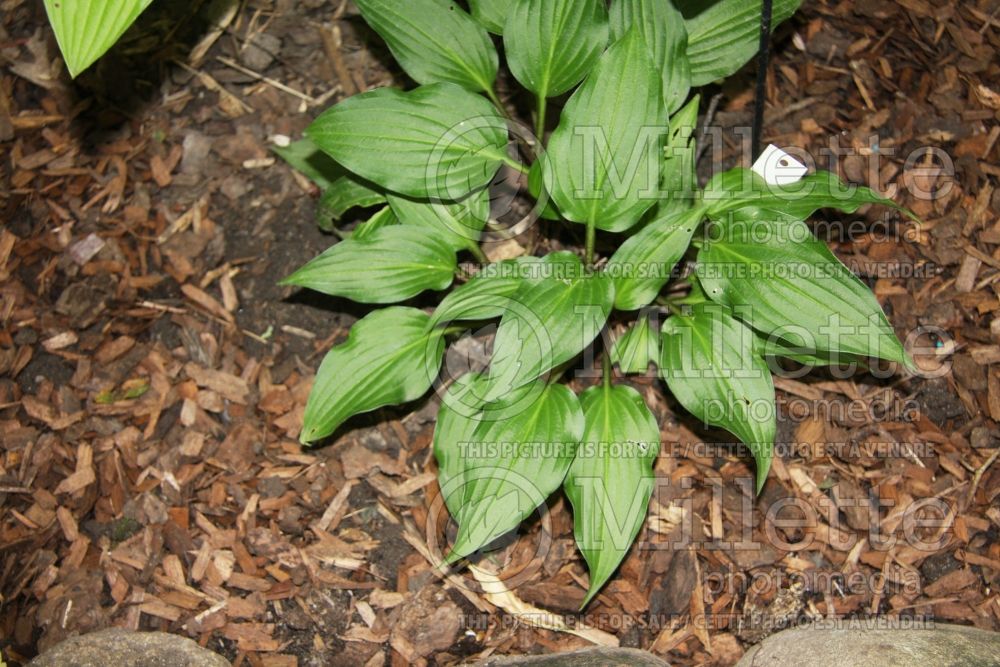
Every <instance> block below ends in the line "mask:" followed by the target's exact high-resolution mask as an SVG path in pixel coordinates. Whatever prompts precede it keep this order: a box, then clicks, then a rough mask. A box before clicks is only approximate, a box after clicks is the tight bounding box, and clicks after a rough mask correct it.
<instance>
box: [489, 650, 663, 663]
mask: <svg viewBox="0 0 1000 667" xmlns="http://www.w3.org/2000/svg"><path fill="white" fill-rule="evenodd" d="M475 664H476V667H512V666H516V667H520V666H521V665H524V666H525V667H670V664H669V663H667V662H664V661H663V660H660V659H659V658H657V657H656V656H655V655H653V654H652V653H647V652H646V651H640V650H639V649H634V648H588V649H583V650H582V651H570V652H568V653H555V654H552V655H525V656H503V657H498V658H487V659H486V660H483V661H482V662H477V663H475Z"/></svg>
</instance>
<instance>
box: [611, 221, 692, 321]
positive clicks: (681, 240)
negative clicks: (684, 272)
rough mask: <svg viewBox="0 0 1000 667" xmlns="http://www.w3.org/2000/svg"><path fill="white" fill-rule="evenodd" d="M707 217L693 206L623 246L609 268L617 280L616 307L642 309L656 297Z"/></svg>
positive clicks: (645, 231)
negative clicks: (704, 217) (703, 219)
mask: <svg viewBox="0 0 1000 667" xmlns="http://www.w3.org/2000/svg"><path fill="white" fill-rule="evenodd" d="M703 216H704V212H703V211H702V210H701V209H691V210H689V211H685V212H682V213H678V214H675V215H673V216H671V217H667V218H662V219H660V220H654V221H653V222H651V223H649V224H648V225H646V226H645V227H643V228H642V229H641V230H639V231H638V232H637V233H636V234H635V235H634V236H632V237H630V238H629V239H628V240H627V241H625V243H623V244H621V246H619V248H618V250H617V251H616V252H615V254H614V255H612V256H611V259H610V260H608V265H607V267H606V269H605V272H606V273H607V274H608V275H610V276H611V277H612V278H613V279H614V281H615V308H617V309H618V310H638V309H639V308H642V307H643V306H647V305H649V304H650V303H652V302H653V300H654V299H656V296H657V295H658V294H659V293H660V290H661V289H663V286H664V285H666V284H667V281H668V280H670V277H671V273H672V271H673V269H674V266H675V265H676V264H677V262H678V261H680V259H681V258H682V257H683V256H684V253H685V252H687V249H688V246H689V245H690V244H691V237H692V236H694V232H695V230H696V229H698V225H699V224H701V220H702V217H703Z"/></svg>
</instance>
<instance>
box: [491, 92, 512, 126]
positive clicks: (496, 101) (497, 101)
mask: <svg viewBox="0 0 1000 667" xmlns="http://www.w3.org/2000/svg"><path fill="white" fill-rule="evenodd" d="M485 92H486V97H488V98H490V102H492V103H493V106H495V107H496V108H497V111H499V112H500V113H501V114H503V117H504V118H506V119H507V120H513V118H511V116H510V113H509V112H508V111H507V108H506V107H505V106H504V105H503V102H501V101H500V96H499V95H497V91H495V90H493V88H492V87H490V88H487V89H486V91H485Z"/></svg>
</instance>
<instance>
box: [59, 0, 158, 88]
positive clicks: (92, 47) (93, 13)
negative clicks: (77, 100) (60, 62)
mask: <svg viewBox="0 0 1000 667" xmlns="http://www.w3.org/2000/svg"><path fill="white" fill-rule="evenodd" d="M152 1H153V0H115V1H111V0H45V13H46V14H48V15H49V23H51V24H52V31H53V32H55V34H56V41H57V42H59V50H60V51H61V52H62V54H63V59H64V60H65V61H66V67H67V69H69V73H70V76H72V77H74V78H75V77H76V76H77V75H78V74H79V73H80V72H82V71H83V70H85V69H87V68H88V67H90V66H91V65H92V64H94V61H95V60H97V59H98V58H100V57H101V56H102V55H104V53H105V52H106V51H107V50H108V49H110V48H111V47H112V46H114V43H115V42H117V41H118V38H119V37H121V36H122V35H123V34H124V33H125V31H126V30H128V27H129V26H130V25H132V24H133V23H135V20H136V19H137V18H139V14H141V13H142V12H143V11H144V10H145V9H146V7H149V5H150V3H151V2H152Z"/></svg>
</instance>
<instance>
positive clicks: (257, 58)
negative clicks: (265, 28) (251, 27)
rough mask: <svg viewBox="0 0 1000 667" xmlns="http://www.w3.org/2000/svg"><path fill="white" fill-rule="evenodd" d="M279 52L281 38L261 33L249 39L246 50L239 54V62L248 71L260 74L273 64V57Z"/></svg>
mask: <svg viewBox="0 0 1000 667" xmlns="http://www.w3.org/2000/svg"><path fill="white" fill-rule="evenodd" d="M280 51H281V38H280V37H276V36H274V35H270V34H268V33H266V32H261V33H257V34H256V35H254V36H253V37H252V38H251V39H250V41H249V43H247V45H246V48H245V49H244V50H243V52H242V53H240V60H241V61H242V62H243V64H244V65H246V66H247V67H249V68H250V69H252V70H254V71H256V72H257V73H260V72H263V71H264V70H266V69H267V68H268V67H269V66H270V65H271V63H273V62H274V57H275V55H277V54H278V53H279V52H280Z"/></svg>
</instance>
